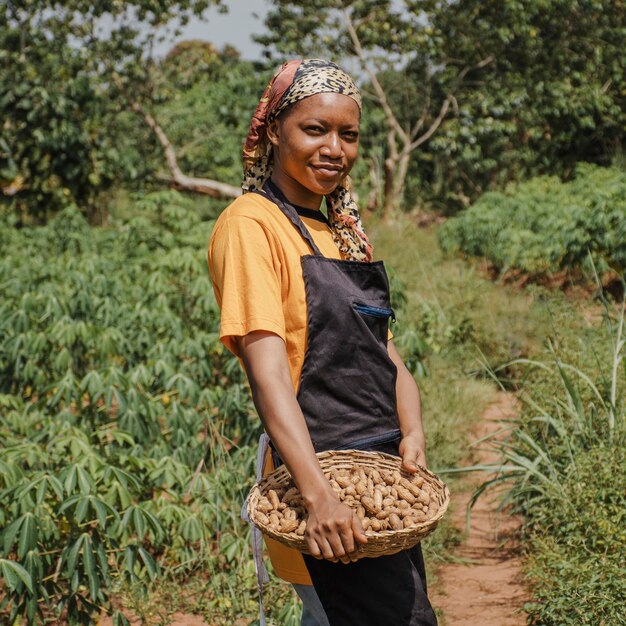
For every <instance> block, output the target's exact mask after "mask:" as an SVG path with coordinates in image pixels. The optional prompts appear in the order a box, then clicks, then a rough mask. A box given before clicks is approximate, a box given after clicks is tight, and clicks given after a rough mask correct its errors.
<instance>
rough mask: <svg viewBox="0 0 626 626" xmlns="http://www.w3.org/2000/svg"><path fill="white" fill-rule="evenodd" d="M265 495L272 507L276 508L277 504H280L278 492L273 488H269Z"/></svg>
mask: <svg viewBox="0 0 626 626" xmlns="http://www.w3.org/2000/svg"><path fill="white" fill-rule="evenodd" d="M267 497H268V499H269V501H270V503H271V505H272V508H273V509H277V508H278V505H279V504H280V500H279V499H278V494H277V493H276V492H275V491H274V490H273V489H270V490H269V491H268V492H267Z"/></svg>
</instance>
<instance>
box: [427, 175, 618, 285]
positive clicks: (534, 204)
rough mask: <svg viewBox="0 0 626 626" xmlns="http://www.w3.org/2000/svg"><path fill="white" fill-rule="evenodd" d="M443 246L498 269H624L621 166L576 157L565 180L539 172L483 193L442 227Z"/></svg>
mask: <svg viewBox="0 0 626 626" xmlns="http://www.w3.org/2000/svg"><path fill="white" fill-rule="evenodd" d="M439 235H440V242H441V245H442V248H443V249H444V250H446V251H461V252H463V253H465V254H468V255H473V256H483V257H486V258H487V259H488V260H489V261H490V262H491V263H492V264H493V265H494V266H495V267H496V268H497V269H498V270H501V271H506V270H509V269H512V268H516V269H519V270H522V271H524V272H527V273H529V274H535V275H537V274H547V273H551V272H557V271H559V270H564V269H579V268H581V267H586V266H587V263H588V261H587V259H588V255H589V252H591V253H592V255H593V258H594V259H595V260H596V262H597V264H598V269H599V270H600V271H605V270H606V269H608V268H609V267H611V268H614V269H617V270H619V271H622V272H623V271H624V270H626V172H624V171H621V170H619V169H617V168H600V167H597V166H593V165H589V164H579V166H578V168H577V176H576V178H575V179H574V180H573V181H571V182H567V183H563V182H561V181H560V180H559V179H558V178H554V177H539V178H534V179H532V180H530V181H528V182H525V183H521V184H519V185H515V186H511V187H509V188H508V189H507V190H506V191H504V192H490V193H486V194H484V195H483V196H482V197H481V198H480V199H479V200H478V201H477V202H476V203H475V204H474V205H473V206H472V207H470V208H469V209H468V210H467V211H465V212H464V213H463V214H461V215H460V216H458V217H456V218H454V219H451V220H449V221H448V222H447V223H446V224H445V225H444V226H443V227H442V228H441V229H440V231H439Z"/></svg>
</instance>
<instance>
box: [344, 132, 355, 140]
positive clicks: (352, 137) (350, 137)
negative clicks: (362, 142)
mask: <svg viewBox="0 0 626 626" xmlns="http://www.w3.org/2000/svg"><path fill="white" fill-rule="evenodd" d="M343 136H344V137H345V138H346V139H348V140H351V141H355V140H356V139H358V138H359V133H357V132H356V131H354V130H347V131H345V132H344V133H343Z"/></svg>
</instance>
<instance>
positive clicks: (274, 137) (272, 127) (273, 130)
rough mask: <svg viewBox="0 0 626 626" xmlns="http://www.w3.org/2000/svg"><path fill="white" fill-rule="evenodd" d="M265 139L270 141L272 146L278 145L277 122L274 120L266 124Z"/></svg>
mask: <svg viewBox="0 0 626 626" xmlns="http://www.w3.org/2000/svg"><path fill="white" fill-rule="evenodd" d="M266 132H267V138H268V139H269V140H270V142H271V144H272V145H273V146H277V145H278V120H274V121H273V122H270V124H268V126H267V129H266Z"/></svg>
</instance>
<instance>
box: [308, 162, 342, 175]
mask: <svg viewBox="0 0 626 626" xmlns="http://www.w3.org/2000/svg"><path fill="white" fill-rule="evenodd" d="M311 167H312V168H313V169H314V170H315V172H316V173H317V174H318V175H320V176H321V177H322V178H337V177H338V176H341V174H342V172H343V168H342V167H341V166H338V165H326V164H324V165H311Z"/></svg>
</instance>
